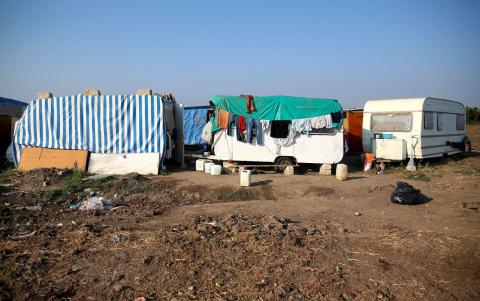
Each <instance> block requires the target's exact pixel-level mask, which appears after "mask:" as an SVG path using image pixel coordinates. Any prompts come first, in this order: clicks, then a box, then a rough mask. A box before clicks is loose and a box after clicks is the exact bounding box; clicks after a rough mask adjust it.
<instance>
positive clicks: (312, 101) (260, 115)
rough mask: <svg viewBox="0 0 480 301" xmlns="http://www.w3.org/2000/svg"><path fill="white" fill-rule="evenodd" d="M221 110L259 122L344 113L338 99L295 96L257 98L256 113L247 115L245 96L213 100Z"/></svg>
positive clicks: (215, 97) (223, 97) (255, 98)
mask: <svg viewBox="0 0 480 301" xmlns="http://www.w3.org/2000/svg"><path fill="white" fill-rule="evenodd" d="M211 101H212V103H213V104H214V105H215V106H216V107H217V108H219V109H222V110H225V111H228V112H230V113H233V114H236V115H241V116H244V117H247V118H253V119H259V120H292V119H303V118H312V117H319V116H323V115H327V114H330V113H335V112H338V111H342V106H341V105H340V103H339V102H338V100H336V99H330V98H304V97H293V96H255V97H254V98H253V101H254V103H255V108H256V109H255V111H253V112H251V113H247V105H246V101H245V97H243V96H219V95H215V96H213V97H212V99H211Z"/></svg>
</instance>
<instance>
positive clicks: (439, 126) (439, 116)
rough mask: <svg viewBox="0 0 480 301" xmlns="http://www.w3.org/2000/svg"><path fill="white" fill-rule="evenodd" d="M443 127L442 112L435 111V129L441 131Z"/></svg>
mask: <svg viewBox="0 0 480 301" xmlns="http://www.w3.org/2000/svg"><path fill="white" fill-rule="evenodd" d="M442 129H443V114H442V113H437V131H441V130H442Z"/></svg>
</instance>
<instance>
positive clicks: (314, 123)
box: [211, 95, 343, 164]
mask: <svg viewBox="0 0 480 301" xmlns="http://www.w3.org/2000/svg"><path fill="white" fill-rule="evenodd" d="M211 103H212V104H213V105H214V106H215V117H214V118H212V121H211V122H212V132H213V133H215V134H214V139H213V140H214V141H213V145H212V148H213V151H214V154H215V156H216V157H217V158H219V159H221V160H233V161H256V162H274V163H275V164H278V162H282V164H283V163H284V162H289V163H295V162H296V163H337V162H339V161H340V160H341V159H342V157H343V130H342V124H343V114H342V106H341V105H340V103H339V102H338V101H337V100H336V99H330V98H304V97H292V96H251V95H246V96H213V97H212V99H211ZM233 124H235V125H233ZM233 128H235V130H233ZM224 129H225V130H224ZM278 129H280V131H278ZM265 130H268V131H269V134H266V132H265ZM242 136H243V137H242Z"/></svg>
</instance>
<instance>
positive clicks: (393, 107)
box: [362, 97, 467, 161]
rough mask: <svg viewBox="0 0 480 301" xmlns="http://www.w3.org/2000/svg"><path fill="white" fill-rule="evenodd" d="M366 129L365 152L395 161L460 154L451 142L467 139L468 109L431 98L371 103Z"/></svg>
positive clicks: (363, 140)
mask: <svg viewBox="0 0 480 301" xmlns="http://www.w3.org/2000/svg"><path fill="white" fill-rule="evenodd" d="M362 128H363V138H362V143H363V149H364V151H365V152H369V153H374V154H376V155H377V158H378V159H385V160H392V161H395V160H404V159H406V158H407V157H408V158H412V157H413V158H416V159H424V158H434V157H441V156H443V155H452V154H456V153H459V152H461V150H460V149H458V148H454V147H452V146H450V145H447V144H448V142H462V141H463V139H464V137H466V136H467V133H466V126H465V107H464V105H463V104H462V103H460V102H456V101H452V100H445V99H438V98H431V97H426V98H412V99H391V100H370V101H367V103H366V104H365V107H364V112H363V126H362ZM375 134H379V135H383V136H386V137H388V138H390V139H375V138H374V137H375ZM377 136H378V135H377Z"/></svg>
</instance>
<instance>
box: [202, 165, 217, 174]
mask: <svg viewBox="0 0 480 301" xmlns="http://www.w3.org/2000/svg"><path fill="white" fill-rule="evenodd" d="M212 165H215V163H212V162H205V165H204V167H205V169H204V171H205V173H208V174H209V173H210V170H211V168H212Z"/></svg>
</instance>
